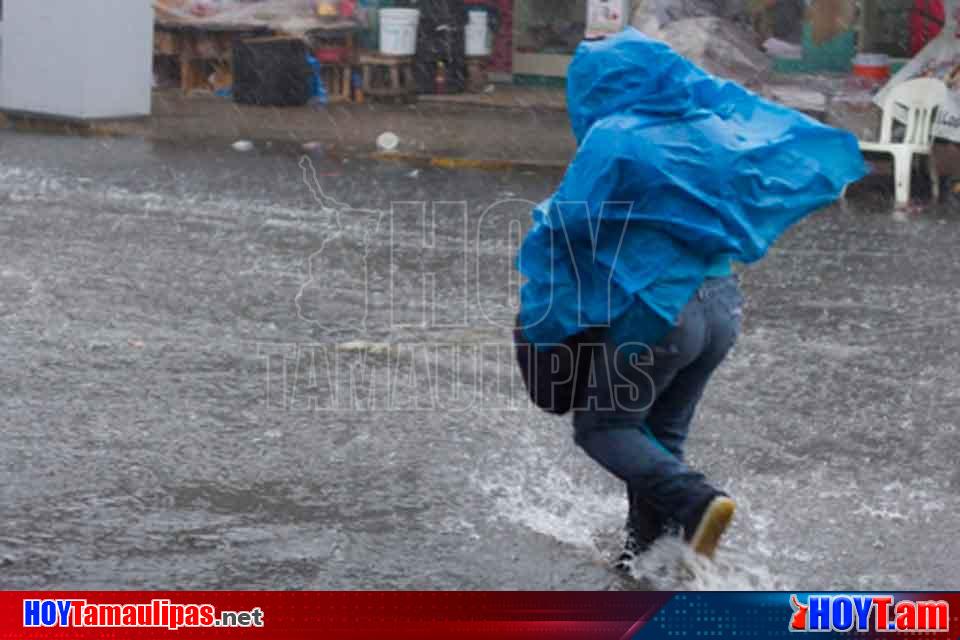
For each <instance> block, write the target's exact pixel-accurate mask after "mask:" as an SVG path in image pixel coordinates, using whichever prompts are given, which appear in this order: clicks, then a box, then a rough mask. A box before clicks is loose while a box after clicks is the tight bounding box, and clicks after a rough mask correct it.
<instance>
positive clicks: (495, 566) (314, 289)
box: [0, 132, 960, 589]
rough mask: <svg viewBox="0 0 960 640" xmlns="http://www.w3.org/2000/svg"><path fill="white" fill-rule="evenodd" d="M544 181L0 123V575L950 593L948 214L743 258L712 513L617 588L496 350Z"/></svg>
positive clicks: (65, 584) (593, 505) (597, 508)
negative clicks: (707, 532) (48, 131)
mask: <svg viewBox="0 0 960 640" xmlns="http://www.w3.org/2000/svg"><path fill="white" fill-rule="evenodd" d="M314 178H315V179H314ZM557 180H558V176H556V175H541V174H534V173H492V172H469V171H448V170H443V169H436V168H424V169H419V170H415V169H414V168H413V167H410V166H407V165H402V164H392V163H372V162H370V163H368V162H365V161H358V160H345V159H342V158H335V157H329V156H322V155H319V156H315V157H312V158H311V160H310V162H304V161H303V159H302V158H301V155H300V152H299V150H298V149H280V148H275V149H267V150H262V151H257V152H254V153H250V154H240V153H236V152H234V151H232V150H230V149H228V148H226V149H225V148H220V147H217V148H193V147H177V146H157V145H154V144H151V143H149V142H144V141H141V140H133V139H130V140H128V139H118V140H107V139H93V138H60V137H52V136H42V137H41V136H33V135H26V134H15V133H11V132H0V226H2V231H0V243H2V249H0V323H2V329H0V354H2V356H0V385H2V388H3V390H4V394H3V397H2V399H0V407H2V409H0V420H2V434H3V439H2V445H0V587H3V588H8V589H9V588H36V589H55V588H70V589H80V588H88V589H101V588H160V587H172V588H177V589H227V588H229V589H249V588H264V589H267V588H269V589H292V588H308V589H374V588H377V589H420V588H424V589H623V588H634V587H638V586H639V587H654V588H659V589H686V588H710V589H739V588H751V589H778V588H781V589H788V588H803V587H807V586H810V585H816V586H817V587H818V588H825V589H867V588H869V589H882V588H893V587H895V586H900V587H902V586H903V585H909V586H910V587H911V588H917V589H940V588H949V586H950V585H951V584H953V583H954V581H955V578H956V575H957V574H958V572H960V542H958V541H957V536H956V534H955V530H956V529H957V528H958V526H960V516H958V515H957V514H958V512H960V509H958V507H960V498H958V493H960V469H958V467H957V451H958V450H960V433H958V432H957V415H958V409H960V391H957V390H956V380H958V379H960V325H958V322H957V317H958V314H960V293H958V292H957V282H960V263H958V262H957V260H956V259H955V257H954V256H955V254H956V247H957V246H958V245H960V217H958V214H957V212H956V211H951V210H950V209H949V207H946V206H944V208H943V209H942V210H938V211H927V212H924V213H922V214H919V215H912V214H911V215H907V216H899V217H898V216H894V215H892V214H891V213H890V212H889V211H887V210H886V209H885V207H887V206H888V203H889V198H888V197H881V198H879V199H871V200H868V201H863V200H857V199H854V200H852V201H851V204H850V206H849V208H845V207H841V206H837V207H834V208H833V209H830V210H828V211H826V212H823V213H821V214H819V215H816V216H814V217H812V218H810V219H809V220H808V221H806V222H804V223H802V224H800V225H799V226H798V227H797V228H795V229H794V230H793V231H792V232H791V233H790V234H789V235H788V236H787V237H786V238H784V240H783V241H781V242H780V244H779V245H778V247H777V248H776V249H775V250H774V251H773V252H772V253H771V255H770V257H769V258H768V259H766V260H765V261H763V262H761V263H760V264H759V265H757V266H755V267H752V268H749V269H747V270H745V271H744V273H743V287H744V292H745V296H746V299H747V308H746V311H745V324H744V334H743V336H742V338H741V340H740V342H739V343H738V345H737V348H736V350H735V352H734V354H733V355H732V356H731V358H730V359H729V360H728V361H727V363H726V364H725V365H724V366H723V367H722V369H721V370H720V372H719V374H718V375H717V377H716V379H715V381H714V382H713V384H712V385H711V387H710V389H709V390H708V393H707V396H706V398H705V399H704V402H703V404H702V407H701V410H700V413H699V415H698V418H697V421H696V423H695V425H694V428H693V433H692V437H691V441H690V447H689V452H690V456H691V460H692V462H693V464H694V465H695V466H697V467H699V468H702V469H703V470H705V471H706V472H707V473H708V475H709V476H710V477H711V478H712V479H714V480H715V481H716V482H717V483H718V484H719V485H720V486H722V487H724V488H725V489H726V490H727V491H729V492H730V493H731V494H732V495H733V496H734V497H735V498H736V499H737V500H738V503H739V505H740V511H739V512H738V516H737V519H736V520H735V523H734V526H733V529H732V532H731V535H730V536H729V538H728V539H727V540H726V542H725V545H724V548H723V549H722V551H721V553H720V555H719V557H718V560H717V563H716V564H713V565H698V566H697V567H694V571H693V572H692V574H691V573H689V570H687V571H680V570H679V567H678V564H679V559H680V556H681V555H682V553H683V551H682V549H681V545H679V543H677V542H676V541H670V540H668V541H666V542H665V543H663V544H662V545H660V546H659V547H657V548H655V549H654V550H653V551H652V552H651V554H650V556H649V557H647V558H645V559H644V561H643V562H642V563H641V566H639V567H638V568H637V577H638V579H639V580H638V582H637V583H636V584H635V583H633V582H632V581H627V580H623V579H621V578H619V577H618V576H616V575H615V574H614V573H613V572H612V571H611V569H610V568H609V566H610V561H611V559H612V558H613V557H615V555H616V554H617V552H618V551H619V548H618V545H619V544H620V542H621V535H622V533H621V527H622V524H623V519H624V516H625V511H626V504H625V498H624V495H623V489H622V487H621V486H620V484H619V483H618V482H617V481H615V480H613V479H612V478H609V477H607V476H606V475H605V474H604V473H603V472H602V471H601V470H600V469H599V468H598V467H596V466H595V465H594V464H593V463H592V462H591V461H590V460H589V459H588V458H587V457H586V455H584V454H583V453H582V452H581V451H579V450H578V449H577V448H576V447H575V446H574V444H573V442H572V437H571V427H570V424H569V419H567V418H553V417H550V416H548V415H546V414H544V413H541V412H538V411H537V410H535V409H533V408H531V407H529V406H528V404H527V401H526V399H525V397H524V395H523V394H524V392H523V390H522V388H520V387H519V386H517V385H518V380H517V379H516V377H515V374H514V371H513V362H512V357H513V356H512V352H511V350H510V349H511V346H510V339H511V335H510V323H511V322H512V309H513V306H512V305H513V304H515V302H516V300H515V296H516V287H517V286H518V284H519V282H518V280H517V278H518V276H517V275H516V273H515V270H514V268H513V262H514V255H515V252H516V248H517V243H518V242H519V239H520V237H521V233H522V231H523V230H524V229H525V227H526V224H527V221H528V219H529V210H530V207H531V203H532V202H537V201H539V200H541V199H543V198H545V197H546V196H548V195H549V194H550V192H551V190H552V189H553V188H554V187H555V185H556V183H557ZM391 203H393V205H392V206H391ZM424 212H426V215H425V213H424ZM434 216H435V220H436V224H435V225H434V224H433V219H434Z"/></svg>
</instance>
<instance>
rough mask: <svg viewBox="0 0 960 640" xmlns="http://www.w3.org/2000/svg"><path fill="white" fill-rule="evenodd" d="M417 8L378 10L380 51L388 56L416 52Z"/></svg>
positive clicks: (410, 54) (418, 17)
mask: <svg viewBox="0 0 960 640" xmlns="http://www.w3.org/2000/svg"><path fill="white" fill-rule="evenodd" d="M419 27H420V10H419V9H381V10H380V53H382V54H384V55H388V56H412V55H413V54H415V53H416V52H417V29H418V28H419Z"/></svg>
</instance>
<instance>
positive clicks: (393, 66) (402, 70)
mask: <svg viewBox="0 0 960 640" xmlns="http://www.w3.org/2000/svg"><path fill="white" fill-rule="evenodd" d="M357 64H358V65H360V68H361V69H362V70H363V92H364V94H366V95H368V96H371V97H380V98H412V97H413V96H414V95H416V93H417V83H416V81H415V80H414V77H413V57H411V56H386V55H382V54H379V53H361V54H360V55H359V56H358V57H357Z"/></svg>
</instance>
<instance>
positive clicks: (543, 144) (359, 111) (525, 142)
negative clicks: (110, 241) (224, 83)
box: [0, 90, 576, 169]
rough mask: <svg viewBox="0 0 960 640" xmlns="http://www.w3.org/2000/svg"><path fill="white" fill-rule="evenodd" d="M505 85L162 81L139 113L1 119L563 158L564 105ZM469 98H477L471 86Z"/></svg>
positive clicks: (495, 160)
mask: <svg viewBox="0 0 960 640" xmlns="http://www.w3.org/2000/svg"><path fill="white" fill-rule="evenodd" d="M505 94H506V95H508V98H506V102H505V101H504V100H505V99H504V98H500V103H499V104H496V105H495V106H496V108H492V106H493V104H494V103H492V98H491V97H490V96H486V99H487V100H489V101H491V106H484V105H483V103H482V102H481V103H480V104H476V103H474V104H470V103H469V102H466V103H465V102H461V101H462V100H463V98H459V99H454V100H450V98H456V97H454V96H446V97H443V98H440V99H439V100H437V99H434V100H425V101H421V102H418V103H416V104H412V105H394V104H382V103H374V102H367V103H365V104H349V103H341V104H332V105H326V106H318V107H309V106H308V107H294V108H289V107H288V108H271V107H250V106H244V105H237V104H234V103H233V102H231V101H230V100H228V99H224V98H218V97H214V96H191V97H184V96H183V95H182V94H181V93H180V92H179V91H178V90H164V91H157V92H155V93H154V97H153V114H152V115H151V116H150V117H148V118H143V119H138V120H117V121H100V122H96V123H93V124H89V125H85V124H76V125H62V124H56V123H51V122H49V121H43V120H38V119H19V118H11V122H12V124H13V126H15V127H17V128H22V129H31V130H33V129H41V130H47V131H49V130H59V131H61V132H68V133H84V132H86V133H89V134H92V135H106V136H110V135H114V136H139V137H143V138H147V139H151V140H162V141H165V142H174V143H184V144H223V145H230V144H232V143H234V142H236V141H238V140H249V141H252V142H254V143H261V144H262V143H267V142H269V143H273V144H296V145H303V144H307V143H310V144H311V145H316V146H319V147H320V148H322V149H324V150H325V151H327V152H328V153H333V154H338V155H353V156H356V155H377V156H378V157H381V158H383V159H397V160H404V161H411V162H422V163H432V164H435V165H439V166H451V167H474V168H490V169H503V168H547V169H563V168H565V167H566V166H567V164H568V162H569V160H570V158H571V157H572V155H573V153H574V151H575V150H576V143H575V141H574V139H573V135H572V133H571V131H570V125H569V122H568V120H567V114H566V112H565V111H564V110H563V109H561V108H559V107H558V106H557V105H556V104H554V106H553V107H549V106H547V107H543V108H540V107H538V106H536V105H531V104H530V103H529V102H528V103H526V106H523V107H522V108H521V107H520V104H523V103H513V104H517V106H516V107H513V106H510V104H511V103H510V101H511V100H513V99H514V98H511V97H509V96H510V95H512V96H514V97H516V96H518V95H519V96H524V95H525V96H528V98H527V99H529V96H530V95H531V94H529V93H526V94H524V93H520V94H509V93H507V92H505ZM495 95H496V94H495ZM444 98H447V99H446V100H445V99H444ZM473 98H477V99H479V100H481V101H482V100H483V99H484V98H483V97H482V96H481V95H479V94H476V95H474V96H473ZM519 99H524V98H522V97H521V98H519ZM0 124H2V121H0ZM58 128H59V129H58ZM387 131H390V132H393V133H394V134H396V135H397V136H398V137H399V139H400V145H399V147H398V149H397V151H396V152H395V153H392V154H378V150H377V144H376V141H377V138H378V137H379V136H380V134H382V133H384V132H387Z"/></svg>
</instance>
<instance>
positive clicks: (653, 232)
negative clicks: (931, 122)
mask: <svg viewBox="0 0 960 640" xmlns="http://www.w3.org/2000/svg"><path fill="white" fill-rule="evenodd" d="M568 105H569V111H570V118H571V122H572V125H573V129H574V133H575V135H576V137H577V141H578V143H579V147H578V151H577V153H576V156H575V158H574V159H573V161H572V163H571V165H570V167H569V169H568V170H567V173H566V175H565V177H564V179H563V182H562V184H561V185H560V187H559V188H558V190H557V192H556V193H555V194H554V195H553V197H551V198H550V199H549V200H547V201H546V202H544V203H542V204H541V205H539V206H538V207H537V208H536V209H535V210H534V212H533V221H534V224H533V227H532V228H531V230H530V232H529V233H528V235H527V237H526V238H525V240H524V243H523V246H522V248H521V251H520V256H519V260H518V262H519V265H518V266H519V269H520V271H521V272H522V274H523V275H524V276H525V277H526V280H527V281H526V283H525V284H524V287H523V289H522V291H521V307H520V313H519V319H518V324H519V327H520V329H519V331H520V332H521V334H522V336H523V341H524V342H526V343H529V344H532V345H534V346H535V347H536V348H537V349H538V350H541V351H544V352H549V351H550V349H552V348H555V347H554V345H564V344H565V345H567V346H569V345H574V346H576V347H582V346H584V344H585V343H587V342H590V343H592V344H594V347H592V348H589V349H579V348H578V349H575V351H576V352H577V353H578V354H579V355H580V356H581V357H580V358H579V359H578V360H577V363H576V369H577V371H578V372H579V374H580V375H579V377H578V378H577V380H578V381H580V382H579V384H578V385H577V389H576V396H575V402H574V403H573V407H572V410H573V424H574V434H575V440H576V442H577V444H578V445H579V446H580V447H581V448H582V449H583V450H584V451H585V452H586V453H587V454H588V455H589V456H590V457H591V458H593V459H594V460H595V461H596V462H598V463H599V464H600V465H602V466H603V467H604V468H605V469H607V470H608V471H609V472H611V473H613V474H614V475H616V476H617V477H618V478H620V479H621V480H623V481H624V483H625V484H626V487H627V494H628V499H629V512H628V521H627V530H628V537H627V548H626V552H625V556H624V558H622V560H624V561H626V560H628V559H629V557H630V555H631V554H635V553H637V552H639V551H642V550H644V549H646V548H647V547H649V545H650V544H652V543H653V542H654V541H655V540H656V539H657V538H659V537H660V536H661V535H663V534H664V532H666V531H669V530H679V531H680V532H681V533H682V535H683V536H684V537H685V538H686V540H688V541H689V542H690V544H691V545H692V546H693V548H694V550H695V551H697V552H699V553H702V554H705V555H712V554H713V552H714V551H715V549H716V548H717V545H718V543H719V541H720V538H721V536H722V534H723V533H724V531H725V530H726V528H727V526H728V525H729V523H730V521H731V519H732V517H733V511H734V503H733V501H732V500H731V499H730V498H729V497H728V496H726V495H725V494H724V493H723V492H722V491H721V490H719V489H718V488H716V487H715V486H713V485H712V484H710V483H709V482H708V481H707V480H706V478H705V477H704V476H703V475H702V474H701V473H699V472H697V471H695V470H694V469H692V468H690V467H689V466H688V465H687V464H686V463H685V462H684V446H685V443H686V440H687V436H688V432H689V430H690V425H691V422H692V420H693V417H694V413H695V411H696V407H697V404H698V402H699V401H700V399H701V397H702V396H703V393H704V390H705V388H706V386H707V383H708V382H709V380H710V378H711V375H712V374H713V373H714V372H715V371H716V370H717V367H718V366H719V365H720V364H721V363H722V362H723V360H724V358H725V357H726V355H727V354H728V353H729V351H730V349H731V348H732V347H733V345H734V343H735V341H736V339H737V334H738V333H739V330H740V317H741V308H742V303H743V299H742V297H741V295H740V291H739V287H738V280H737V277H736V276H734V274H733V269H732V266H731V263H732V262H733V261H738V262H741V263H752V262H755V261H757V260H759V259H761V258H762V257H763V256H764V255H765V254H766V253H767V250H768V249H769V248H770V246H771V244H772V243H773V242H774V241H775V240H776V239H777V238H778V237H779V236H780V235H781V234H782V233H783V232H784V231H785V230H786V229H787V228H788V227H789V226H790V225H792V224H793V223H795V222H797V221H798V220H800V219H802V218H803V217H804V216H806V215H808V214H810V213H812V212H813V211H816V210H817V209H819V208H822V207H823V206H825V205H827V204H829V203H831V202H833V201H835V200H837V199H838V198H839V196H840V195H841V193H842V191H843V189H844V188H845V187H846V185H847V184H849V183H851V182H853V181H856V180H858V179H860V178H861V177H863V175H864V174H865V170H864V162H863V158H862V156H861V155H860V151H859V148H858V144H857V141H856V139H855V138H854V137H853V136H852V135H850V134H848V133H846V132H843V131H839V130H836V129H833V128H830V127H826V126H824V125H822V124H820V123H818V122H816V121H815V120H813V119H811V118H808V117H807V116H804V115H803V114H800V113H797V112H795V111H792V110H790V109H787V108H785V107H782V106H779V105H776V104H773V103H771V102H768V101H766V100H764V99H762V98H760V97H758V96H756V95H754V94H752V93H750V92H749V91H747V90H746V89H744V88H742V87H740V86H739V85H737V84H735V83H732V82H728V81H724V80H721V79H718V78H714V77H712V76H710V75H709V74H707V73H706V72H705V71H703V70H701V69H700V68H698V67H697V66H695V65H694V64H692V63H691V62H689V61H688V60H686V59H684V58H683V57H681V56H679V55H678V54H676V53H675V52H674V51H673V50H671V49H670V48H669V47H668V46H667V45H666V44H664V43H661V42H658V41H655V40H652V39H650V38H647V37H646V36H644V35H642V34H641V33H640V32H638V31H636V30H633V29H628V30H626V31H624V32H622V33H621V34H618V35H616V36H613V37H610V38H607V39H605V40H601V41H596V42H585V43H583V44H581V45H580V47H579V48H578V50H577V53H576V56H575V57H574V60H573V62H572V64H571V67H570V70H569V74H568ZM518 344H519V343H518ZM584 372H585V373H584Z"/></svg>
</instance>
